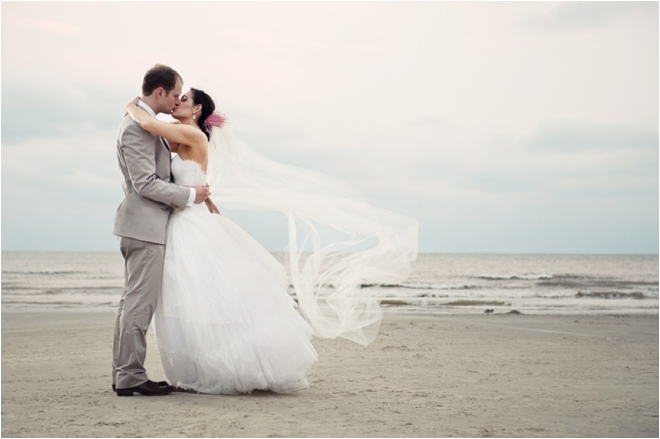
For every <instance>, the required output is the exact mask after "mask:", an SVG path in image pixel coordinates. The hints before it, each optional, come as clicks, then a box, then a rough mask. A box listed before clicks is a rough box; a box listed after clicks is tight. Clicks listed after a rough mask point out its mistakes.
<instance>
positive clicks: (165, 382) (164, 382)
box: [112, 380, 169, 392]
mask: <svg viewBox="0 0 660 439" xmlns="http://www.w3.org/2000/svg"><path fill="white" fill-rule="evenodd" d="M149 382H151V383H153V381H151V380H149ZM156 384H158V385H159V386H160V387H165V386H169V384H168V383H167V381H158V382H157V383H156ZM116 390H117V386H116V385H115V384H113V385H112V391H113V392H114V391H116Z"/></svg>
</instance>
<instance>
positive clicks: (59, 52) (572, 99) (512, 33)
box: [1, 2, 659, 254]
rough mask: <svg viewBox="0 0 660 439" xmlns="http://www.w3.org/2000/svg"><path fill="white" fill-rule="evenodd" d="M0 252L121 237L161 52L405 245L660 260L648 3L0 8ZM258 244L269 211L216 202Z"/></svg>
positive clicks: (277, 223) (268, 243)
mask: <svg viewBox="0 0 660 439" xmlns="http://www.w3.org/2000/svg"><path fill="white" fill-rule="evenodd" d="M1 16H2V89H1V91H2V95H1V96H2V132H1V144H2V204H1V208H2V250H62V251H68V250H76V251H88V250H90V251H91V250H99V251H116V250H117V249H118V244H117V240H116V238H115V237H113V236H112V227H113V221H114V215H115V211H116V209H117V206H118V205H119V203H120V201H121V199H122V190H121V185H120V178H119V171H118V165H117V158H116V135H117V128H118V126H119V123H120V121H121V119H122V117H123V114H124V108H125V106H126V104H127V103H128V102H129V101H131V100H132V99H133V98H134V97H135V96H137V95H139V93H140V86H141V83H142V77H143V76H144V73H145V72H146V71H147V70H148V69H149V68H150V67H151V66H153V65H154V64H156V63H162V64H166V65H169V66H171V67H173V68H175V69H176V70H177V71H178V72H179V73H180V74H181V76H182V77H183V79H184V90H185V89H186V88H187V87H195V88H200V89H203V90H205V91H206V92H208V93H209V94H210V95H211V96H212V97H213V98H214V100H215V102H216V106H217V108H218V109H219V110H220V111H222V112H223V113H225V114H227V115H228V116H229V117H230V119H231V122H232V125H233V127H234V133H235V134H236V136H237V137H239V138H240V139H242V140H243V141H245V142H246V143H247V144H248V145H250V146H251V147H252V148H254V149H255V150H256V151H258V152H259V153H261V154H263V155H265V156H266V157H268V158H270V159H273V160H277V161H280V162H284V163H288V164H291V165H295V166H300V167H303V168H306V169H311V170H314V171H319V172H323V173H326V174H330V175H332V176H334V177H336V178H338V179H340V180H342V181H344V182H346V183H347V184H349V185H350V186H352V187H353V188H354V189H355V190H356V191H357V192H358V193H360V194H361V195H362V196H363V197H364V198H365V199H366V200H367V201H369V202H370V203H372V204H374V205H376V206H378V207H381V208H385V209H389V210H393V211H396V212H399V213H401V214H404V215H407V216H410V217H413V218H416V219H418V220H419V224H420V231H419V250H420V252H442V253H454V252H460V253H651V254H657V253H658V238H659V237H658V210H659V205H658V148H659V143H658V142H659V140H658V52H659V48H658V3H657V2H639V3H637V2H605V3H601V2H580V3H578V2H553V3H545V2H543V3H540V2H504V3H499V2H486V3H482V2H478V3H477V2H464V3H462V2H458V3H457V2H451V3H444V2H324V3H316V2H286V3H279V2H265V3H263V2H204V3H193V2H190V3H189V2H186V3H179V2H109V3H91V2H72V3H60V2H43V3H29V2H2V4H1ZM224 213H225V214H226V215H228V216H229V217H230V218H232V219H233V220H234V221H236V222H237V223H238V224H239V225H240V226H241V227H243V228H245V230H247V231H248V232H249V233H251V234H252V235H253V236H255V238H257V240H259V241H260V242H261V243H262V244H263V245H264V246H265V247H266V248H267V249H269V250H273V251H277V250H282V249H283V246H284V244H285V242H286V237H285V233H286V227H285V223H284V219H283V217H281V216H279V215H277V214H274V213H262V212H257V213H254V212H252V213H236V212H224Z"/></svg>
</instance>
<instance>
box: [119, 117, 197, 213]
mask: <svg viewBox="0 0 660 439" xmlns="http://www.w3.org/2000/svg"><path fill="white" fill-rule="evenodd" d="M120 142H121V149H122V152H123V155H124V159H125V161H126V168H127V169H128V174H129V176H130V179H131V183H132V184H133V187H134V188H135V192H137V193H138V194H140V195H141V196H143V197H146V198H149V199H151V200H154V201H158V202H159V203H163V204H167V205H169V206H172V207H176V208H177V209H184V208H185V207H186V204H187V202H188V197H189V196H190V188H187V187H183V186H178V185H176V184H174V183H169V182H166V181H163V180H161V179H160V178H158V175H156V162H155V151H154V150H153V145H151V144H145V142H144V131H143V130H142V128H140V127H139V126H138V125H137V124H129V125H128V126H127V127H126V129H125V130H124V132H123V133H122V134H121V139H120Z"/></svg>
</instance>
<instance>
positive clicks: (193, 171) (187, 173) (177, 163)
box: [172, 155, 206, 186]
mask: <svg viewBox="0 0 660 439" xmlns="http://www.w3.org/2000/svg"><path fill="white" fill-rule="evenodd" d="M172 178H173V179H174V182H175V183H176V184H178V185H179V186H204V185H205V184H206V174H204V171H202V167H201V166H200V164H199V163H197V162H196V161H194V160H184V159H182V158H181V157H179V156H178V155H176V156H174V158H173V159H172Z"/></svg>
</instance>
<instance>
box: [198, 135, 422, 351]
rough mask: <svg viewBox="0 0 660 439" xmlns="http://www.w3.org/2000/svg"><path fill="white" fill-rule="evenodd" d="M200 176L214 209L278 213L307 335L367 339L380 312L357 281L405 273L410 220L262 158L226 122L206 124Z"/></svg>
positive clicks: (413, 248)
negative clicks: (205, 153) (205, 151)
mask: <svg viewBox="0 0 660 439" xmlns="http://www.w3.org/2000/svg"><path fill="white" fill-rule="evenodd" d="M207 181H208V183H209V184H210V186H211V194H212V195H211V197H212V199H213V201H214V203H215V204H216V205H217V206H219V207H221V208H227V209H233V210H270V211H280V212H283V213H284V214H285V215H286V217H287V222H288V230H287V232H288V238H289V241H288V247H287V249H286V255H287V269H288V270H289V276H290V280H291V283H292V285H293V287H294V289H295V293H296V297H297V299H298V303H299V305H300V309H301V311H302V313H303V315H304V317H305V319H306V320H307V322H308V323H309V324H310V325H311V326H312V328H313V329H314V334H315V336H318V337H323V338H337V337H343V338H347V339H349V340H352V341H355V342H357V343H360V344H362V345H367V344H369V343H371V341H373V339H374V338H375V336H376V334H377V332H378V327H379V324H380V321H381V319H382V311H381V309H380V305H379V302H378V300H377V299H376V298H375V297H373V296H372V295H371V294H370V293H369V290H368V289H364V288H363V285H365V284H366V285H373V284H386V283H399V282H402V281H403V280H405V279H406V278H407V277H408V275H409V274H410V263H411V262H412V261H413V260H415V258H416V257H417V237H418V222H417V221H416V220H414V219H412V218H408V217H406V216H403V215H399V214H397V213H394V212H390V211H387V210H383V209H379V208H377V207H374V206H371V205H369V204H368V203H366V202H365V201H364V200H363V199H362V198H361V197H360V196H359V195H358V194H357V193H356V192H354V191H353V190H352V189H350V188H349V187H348V186H346V185H344V184H343V183H341V182H339V181H337V180H335V179H333V178H331V177H329V176H325V175H323V174H319V173H316V172H312V171H309V170H304V169H300V168H296V167H293V166H287V165H284V164H280V163H277V162H274V161H272V160H269V159H266V158H265V157H263V156H261V155H259V154H257V153H256V152H254V151H253V150H251V149H250V148H249V147H247V146H246V145H245V144H244V143H242V142H241V141H239V140H238V139H236V138H235V137H234V136H233V134H232V131H231V125H230V124H229V123H225V124H224V125H223V126H222V127H214V128H213V129H212V133H211V140H210V142H209V161H208V166H207ZM221 210H222V209H221Z"/></svg>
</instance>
